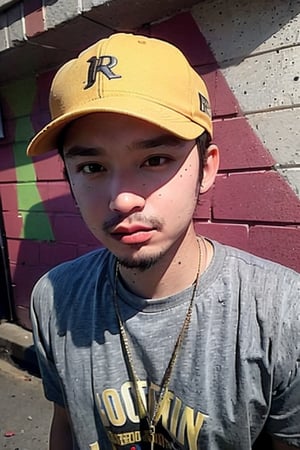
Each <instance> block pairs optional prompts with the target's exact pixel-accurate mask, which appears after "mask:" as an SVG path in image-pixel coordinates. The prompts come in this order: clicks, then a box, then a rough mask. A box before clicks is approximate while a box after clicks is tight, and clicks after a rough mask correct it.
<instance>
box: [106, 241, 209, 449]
mask: <svg viewBox="0 0 300 450" xmlns="http://www.w3.org/2000/svg"><path fill="white" fill-rule="evenodd" d="M197 242H198V246H199V258H198V268H197V275H196V278H195V281H194V284H193V292H192V296H191V300H190V303H189V307H188V310H187V313H186V316H185V319H184V322H183V325H182V327H181V330H180V333H179V335H178V337H177V340H176V343H175V346H174V349H173V352H172V355H171V358H170V360H169V364H168V366H167V368H166V370H165V373H164V376H163V379H162V383H161V386H160V391H159V395H158V401H157V402H155V406H154V411H153V413H152V415H151V417H150V416H149V414H148V413H147V410H146V406H145V403H144V401H143V397H142V394H141V391H140V389H141V387H140V379H139V377H138V375H137V373H136V370H135V367H134V363H133V358H132V353H131V349H130V346H129V340H128V336H127V332H126V329H125V324H124V322H123V320H122V318H121V315H120V310H119V305H118V300H117V299H118V292H117V283H118V277H119V269H120V263H119V261H118V260H117V262H116V268H115V279H114V287H113V300H114V306H115V311H116V316H117V319H118V323H119V329H120V336H121V344H122V349H123V354H124V357H125V361H126V365H127V369H128V372H129V375H130V377H131V380H132V382H133V387H134V394H135V398H136V402H137V409H138V413H139V417H140V419H144V418H146V419H147V422H148V426H149V434H150V438H151V444H152V446H151V448H153V447H154V435H155V426H156V424H157V422H158V420H159V417H160V411H161V408H162V406H163V403H164V400H165V398H166V393H167V391H168V387H169V383H170V380H171V376H172V371H173V368H174V365H175V362H176V359H177V357H178V355H179V353H180V350H181V347H182V342H183V340H184V337H185V335H186V333H187V331H188V328H189V325H190V322H191V317H192V310H193V304H194V297H195V293H196V289H197V285H198V281H199V276H200V271H201V259H202V258H201V243H202V242H203V238H199V239H197ZM203 244H204V248H205V250H206V247H205V243H203Z"/></svg>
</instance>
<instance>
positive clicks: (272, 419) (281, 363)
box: [266, 276, 300, 448]
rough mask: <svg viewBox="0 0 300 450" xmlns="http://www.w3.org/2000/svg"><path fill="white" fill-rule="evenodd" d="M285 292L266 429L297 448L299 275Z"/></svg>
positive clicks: (299, 411)
mask: <svg viewBox="0 0 300 450" xmlns="http://www.w3.org/2000/svg"><path fill="white" fill-rule="evenodd" d="M289 287H290V289H288V291H289V296H288V297H287V296H284V298H285V300H284V301H283V303H282V308H281V318H280V322H279V327H278V351H277V356H276V363H275V367H274V379H273V393H272V401H271V409H270V413H269V418H268V420H267V423H266V430H267V432H268V433H270V434H271V435H272V436H273V437H274V438H277V439H280V440H283V441H285V442H286V443H287V444H289V445H294V446H296V447H299V448H300V277H299V276H298V277H297V279H296V282H292V283H291V284H290V286H289Z"/></svg>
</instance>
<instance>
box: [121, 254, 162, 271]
mask: <svg viewBox="0 0 300 450" xmlns="http://www.w3.org/2000/svg"><path fill="white" fill-rule="evenodd" d="M162 256H163V253H162V252H161V253H158V254H157V255H149V256H142V255H141V256H136V257H118V260H119V263H120V265H121V266H123V267H126V269H137V270H139V271H140V272H144V271H145V270H149V269H151V267H153V266H155V264H157V263H158V262H159V261H160V260H161V258H162Z"/></svg>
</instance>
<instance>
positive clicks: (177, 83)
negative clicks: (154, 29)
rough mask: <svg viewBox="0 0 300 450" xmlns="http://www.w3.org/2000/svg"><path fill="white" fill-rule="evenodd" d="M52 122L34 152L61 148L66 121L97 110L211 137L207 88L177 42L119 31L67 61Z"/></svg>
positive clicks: (55, 90) (188, 135) (55, 92)
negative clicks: (179, 48) (205, 133)
mask: <svg viewBox="0 0 300 450" xmlns="http://www.w3.org/2000/svg"><path fill="white" fill-rule="evenodd" d="M49 104H50V112H51V118H52V121H51V122H50V123H49V124H48V125H46V126H45V127H44V128H43V129H42V130H41V131H40V132H39V133H38V134H37V135H36V136H35V137H34V138H33V139H32V141H31V142H30V143H29V145H28V148H27V154H28V155H30V156H33V155H39V154H42V153H46V152H48V151H50V150H53V149H55V148H57V142H58V138H59V135H60V133H61V132H62V130H63V129H64V127H65V126H66V125H68V124H69V123H70V122H72V121H73V120H75V119H78V118H79V117H82V116H85V115H87V114H90V113H94V112H103V111H105V112H115V113H120V114H127V115H130V116H133V117H136V118H139V119H143V120H145V121H147V122H150V123H153V124H155V125H158V126H160V127H161V128H163V129H165V130H167V131H169V132H171V133H173V134H174V135H176V136H179V137H181V138H182V139H187V140H189V139H195V138H196V137H198V136H200V135H201V134H202V133H203V132H204V131H205V130H206V131H207V132H208V133H209V134H210V136H212V121H211V114H210V105H209V98H208V93H207V89H206V86H205V83H204V81H203V80H202V78H201V77H200V76H199V75H198V74H197V72H196V71H195V70H194V69H193V68H192V67H191V66H190V64H189V63H188V61H187V59H186V58H185V56H184V55H183V53H181V51H180V50H178V49H177V48H176V47H174V46H173V45H171V44H169V43H167V42H164V41H161V40H158V39H154V38H148V37H145V36H138V35H134V34H130V33H116V34H113V35H111V36H110V37H108V38H106V39H102V40H100V41H98V42H96V43H95V44H94V45H92V46H91V47H89V48H88V49H86V50H84V51H83V52H82V53H80V55H79V56H78V58H76V59H73V60H71V61H69V62H67V63H66V64H65V65H64V66H62V67H61V68H60V69H59V71H58V72H57V74H56V75H55V77H54V80H53V82H52V86H51V89H50V98H49Z"/></svg>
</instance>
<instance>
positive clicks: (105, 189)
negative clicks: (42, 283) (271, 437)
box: [64, 113, 199, 269]
mask: <svg viewBox="0 0 300 450" xmlns="http://www.w3.org/2000/svg"><path fill="white" fill-rule="evenodd" d="M64 159H65V165H66V169H67V172H68V176H69V179H70V184H71V188H72V190H73V193H74V196H75V199H76V201H77V203H78V206H79V208H80V211H81V214H82V216H83V219H84V220H85V222H86V224H87V226H88V228H89V229H90V230H91V232H92V233H93V234H94V235H95V237H96V238H97V239H98V240H99V241H100V242H101V243H102V244H103V245H104V246H106V247H107V248H108V249H109V250H111V252H112V253H114V254H115V255H116V256H117V257H118V258H119V259H120V261H121V262H123V264H124V265H126V266H128V267H139V268H141V269H142V268H146V267H147V266H150V265H151V264H152V263H153V262H156V260H158V259H160V258H161V257H163V256H164V255H165V254H166V253H168V251H170V249H171V248H172V247H173V246H174V245H175V246H176V245H177V244H178V243H179V242H181V241H182V240H183V239H184V237H185V236H186V234H187V233H190V234H191V233H193V231H192V230H193V227H192V216H193V212H194V209H195V205H196V202H197V196H198V193H199V179H198V177H199V157H198V151H197V146H196V144H195V142H194V141H184V140H182V139H179V138H177V137H175V136H174V135H172V134H169V133H168V132H165V131H164V130H162V129H161V128H159V127H157V126H155V125H152V124H150V123H147V122H144V121H142V120H139V119H135V118H132V117H129V116H125V115H119V114H114V113H94V114H90V115H88V116H85V117H83V118H80V119H78V120H76V121H75V122H73V123H72V124H71V126H70V127H69V128H68V130H67V133H66V136H65V140H64Z"/></svg>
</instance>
